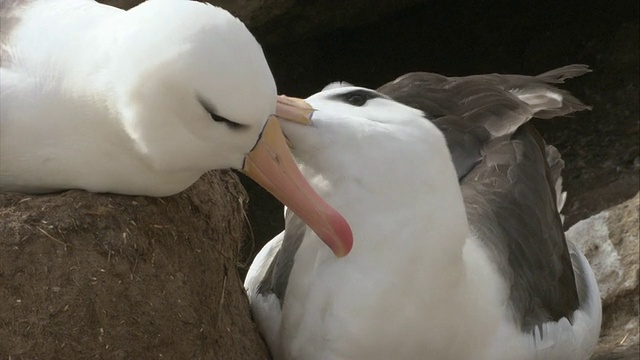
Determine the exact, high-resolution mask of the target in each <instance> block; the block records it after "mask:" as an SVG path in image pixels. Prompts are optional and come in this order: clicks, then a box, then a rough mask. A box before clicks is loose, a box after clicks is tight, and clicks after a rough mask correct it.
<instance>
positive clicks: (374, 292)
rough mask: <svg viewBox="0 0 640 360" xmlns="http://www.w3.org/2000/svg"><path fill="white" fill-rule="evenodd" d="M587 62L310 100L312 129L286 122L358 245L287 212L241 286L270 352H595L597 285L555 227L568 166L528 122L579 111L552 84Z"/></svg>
mask: <svg viewBox="0 0 640 360" xmlns="http://www.w3.org/2000/svg"><path fill="white" fill-rule="evenodd" d="M588 71H589V70H588V69H587V67H586V66H582V65H572V66H567V67H564V68H560V69H556V70H553V71H550V72H547V73H544V74H541V75H538V76H533V77H531V76H518V75H495V74H493V75H481V76H469V77H444V76H440V75H436V74H430V73H412V74H407V75H405V76H403V77H400V78H398V79H397V80H395V81H393V82H391V83H389V84H386V85H384V86H382V87H381V88H380V89H379V91H378V92H376V91H372V90H369V89H365V88H360V87H353V86H350V85H347V84H334V85H331V86H330V87H328V88H326V89H325V90H324V91H322V92H320V93H318V94H316V95H313V96H311V97H309V98H308V99H307V102H308V103H309V104H310V105H311V106H312V107H313V108H314V109H315V112H314V113H313V115H312V125H313V126H310V127H309V126H307V127H304V126H297V125H295V124H283V130H284V132H285V135H286V136H287V137H288V138H289V140H290V142H291V145H292V147H293V148H292V150H293V153H294V156H295V158H296V159H297V161H298V163H299V165H300V166H301V169H302V172H303V174H304V175H305V176H306V178H307V180H309V182H310V184H312V186H313V187H314V188H315V189H316V190H317V191H318V193H319V194H320V195H321V196H323V197H324V198H325V199H326V200H327V201H328V202H329V204H331V205H332V206H334V207H335V208H336V209H337V210H339V211H340V212H341V213H342V214H343V215H345V217H346V219H347V220H348V221H349V223H350V224H351V226H352V230H353V234H354V245H353V250H352V251H351V253H350V254H349V255H348V256H346V257H344V258H336V257H335V256H333V254H332V253H331V252H330V251H328V249H327V248H326V247H325V246H324V245H322V244H321V243H320V242H319V241H317V238H316V236H315V235H314V233H313V232H312V231H309V230H308V228H307V227H306V226H305V225H304V224H303V223H302V222H301V221H300V219H299V218H297V217H296V216H295V215H294V214H292V213H291V212H288V211H287V213H286V228H285V231H284V232H283V233H281V234H280V235H278V236H277V237H275V238H274V239H273V240H272V241H271V242H270V243H268V244H267V245H266V246H265V247H264V248H263V249H262V250H261V252H260V253H259V254H258V256H257V257H256V259H255V260H254V262H253V264H252V265H251V268H250V270H249V273H248V276H247V278H246V281H245V287H246V288H247V291H248V294H249V298H250V302H251V308H252V311H253V314H254V317H255V320H256V321H257V323H258V326H259V328H260V330H261V332H262V334H263V335H264V337H265V339H266V341H267V344H268V345H269V347H270V349H271V351H272V353H273V355H274V358H275V359H298V360H305V359H434V360H435V359H437V360H443V359H455V360H463V359H472V360H516V359H517V360H528V359H547V360H554V359H555V360H571V359H587V358H588V357H589V356H590V354H591V353H592V351H593V349H594V346H595V344H596V341H597V339H598V335H599V331H600V322H601V305H600V297H599V292H598V288H597V284H596V281H595V277H594V274H593V272H592V270H591V268H590V266H589V264H588V262H587V260H586V259H585V257H584V255H583V254H582V253H580V251H579V250H577V249H576V247H575V246H574V245H573V244H571V243H568V242H567V241H566V240H565V238H564V234H563V231H562V223H561V219H560V216H559V213H558V209H559V207H561V205H562V202H563V201H564V197H563V196H562V194H557V190H556V188H560V181H561V177H560V170H561V168H562V166H563V163H562V160H561V159H560V156H559V154H558V152H557V150H556V149H555V148H553V147H551V146H546V145H545V144H544V142H543V140H542V139H541V137H540V136H539V135H538V134H537V133H536V131H535V129H534V128H533V127H532V125H530V124H527V121H528V120H529V119H531V118H532V117H540V118H552V117H555V116H562V115H567V114H569V113H572V112H574V111H580V110H584V109H586V108H587V106H585V105H583V104H582V103H581V102H580V101H579V100H577V99H576V98H575V97H573V96H572V95H570V94H569V93H568V92H566V91H563V90H560V89H558V88H556V87H555V86H554V85H555V84H558V83H562V82H563V81H564V80H565V79H567V78H570V77H574V76H579V75H582V74H584V73H586V72H588ZM392 98H393V99H395V100H397V101H399V102H396V101H394V100H392ZM402 103H404V104H402ZM405 104H406V105H410V106H412V107H409V106H406V105H405ZM560 190H561V189H560Z"/></svg>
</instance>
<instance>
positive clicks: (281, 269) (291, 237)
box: [258, 209, 307, 307]
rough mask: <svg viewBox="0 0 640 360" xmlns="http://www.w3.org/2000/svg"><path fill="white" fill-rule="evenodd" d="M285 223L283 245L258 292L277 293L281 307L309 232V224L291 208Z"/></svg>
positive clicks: (270, 265)
mask: <svg viewBox="0 0 640 360" xmlns="http://www.w3.org/2000/svg"><path fill="white" fill-rule="evenodd" d="M284 224H285V230H284V239H283V240H282V246H281V247H280V249H279V250H278V252H277V253H276V255H275V256H274V258H273V261H271V264H269V269H267V272H266V273H265V276H264V278H263V279H262V280H261V281H260V284H259V285H258V293H259V294H263V295H264V294H269V293H272V294H275V295H276V297H277V298H278V300H279V301H280V307H282V303H283V302H284V295H285V293H286V291H287V284H288V283H289V274H290V273H291V269H292V268H293V262H294V257H295V255H296V252H297V251H298V248H299V247H300V244H302V239H304V236H305V234H306V232H307V225H305V223H304V222H303V221H302V220H301V219H300V218H299V217H298V216H297V215H295V214H294V213H293V211H291V210H289V209H287V210H286V213H285V220H284Z"/></svg>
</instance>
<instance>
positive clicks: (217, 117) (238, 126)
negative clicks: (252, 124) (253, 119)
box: [199, 98, 249, 130]
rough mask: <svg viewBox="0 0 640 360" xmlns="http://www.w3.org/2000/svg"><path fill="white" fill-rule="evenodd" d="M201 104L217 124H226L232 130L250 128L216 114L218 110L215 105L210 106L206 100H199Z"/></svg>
mask: <svg viewBox="0 0 640 360" xmlns="http://www.w3.org/2000/svg"><path fill="white" fill-rule="evenodd" d="M199 101H200V104H201V105H202V107H203V108H204V109H205V110H206V112H208V113H209V115H210V116H211V119H213V121H215V122H220V123H224V124H225V125H227V126H228V127H230V128H231V129H234V130H235V129H238V130H239V129H244V128H248V127H249V125H245V124H240V123H238V122H235V121H231V120H229V119H227V118H226V117H224V116H222V115H219V114H218V113H217V112H216V109H215V107H214V106H213V105H211V104H209V103H208V102H206V101H205V100H203V99H202V98H200V99H199Z"/></svg>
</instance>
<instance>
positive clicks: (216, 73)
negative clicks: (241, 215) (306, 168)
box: [0, 0, 351, 256]
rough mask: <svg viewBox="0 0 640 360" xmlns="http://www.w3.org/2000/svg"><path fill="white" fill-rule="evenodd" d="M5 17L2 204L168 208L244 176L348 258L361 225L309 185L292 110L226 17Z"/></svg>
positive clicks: (10, 7) (152, 3) (69, 11)
mask: <svg viewBox="0 0 640 360" xmlns="http://www.w3.org/2000/svg"><path fill="white" fill-rule="evenodd" d="M0 17H1V19H0V20H1V26H2V28H1V29H0V30H1V31H0V46H1V49H0V55H1V58H0V61H1V64H0V65H1V68H0V86H1V98H0V103H1V104H2V106H1V107H0V191H12V192H23V193H47V192H54V191H60V190H66V189H84V190H88V191H92V192H109V193H119V194H129V195H148V196H169V195H173V194H176V193H178V192H180V191H182V190H184V189H186V188H187V187H189V186H190V185H191V184H193V183H194V182H195V181H196V180H197V179H198V178H199V177H200V176H201V175H202V174H204V173H205V172H206V171H209V170H212V169H224V168H234V169H239V170H242V171H243V172H244V173H246V174H247V175H248V176H249V177H251V178H252V179H254V180H256V182H258V183H259V184H260V185H262V186H263V187H265V188H266V189H267V190H269V191H270V192H272V193H273V194H274V195H275V196H276V197H277V198H278V199H279V200H280V201H282V202H283V203H284V204H286V205H287V206H289V207H290V208H291V209H293V211H295V212H296V213H297V214H298V215H299V216H301V217H302V218H303V219H305V221H306V222H307V224H309V226H311V227H312V228H313V229H314V230H315V231H316V232H317V233H318V234H320V236H321V237H322V238H323V240H324V241H327V245H328V246H329V247H331V248H332V249H334V250H335V253H336V255H338V256H343V255H344V254H346V253H348V251H349V249H350V247H351V243H350V242H351V233H350V230H349V226H348V224H347V223H346V222H345V221H344V218H343V217H342V216H341V215H340V214H339V213H337V212H336V211H335V210H334V209H332V208H331V207H330V206H328V205H327V204H326V202H324V201H323V200H322V199H321V198H320V197H318V195H317V194H316V193H315V192H313V190H312V189H311V187H310V186H309V184H308V183H307V182H306V181H305V180H304V178H303V177H302V175H301V174H300V172H299V170H298V169H297V167H296V165H295V163H294V161H293V159H292V157H291V153H290V151H289V149H288V147H287V145H286V141H285V139H284V137H283V135H282V132H281V130H280V127H279V125H278V122H277V121H276V120H275V117H274V116H272V114H278V115H279V116H280V117H281V118H286V116H287V114H288V109H289V108H290V107H291V106H292V104H290V103H286V102H285V103H282V102H281V103H278V102H277V91H276V86H275V81H274V79H273V76H272V74H271V71H270V70H269V66H268V65H267V62H266V60H265V58H264V55H263V52H262V49H261V47H260V45H259V44H258V43H257V41H256V40H255V39H254V37H253V36H252V35H251V33H250V32H249V31H248V30H247V28H246V27H245V26H244V24H243V23H242V22H241V21H240V20H238V19H237V18H235V17H233V16H232V15H231V14H229V13H228V12H227V11H225V10H223V9H221V8H218V7H215V6H212V5H209V4H206V3H200V2H194V1H187V0H149V1H146V2H144V3H142V4H140V5H138V6H136V7H134V8H132V9H130V10H128V11H124V10H121V9H117V8H115V7H111V6H107V5H102V4H99V3H97V2H95V1H93V0H47V1H33V0H31V1H30V0H6V1H5V0H3V1H2V3H1V8H0ZM309 113H310V111H308V112H307V113H304V112H300V111H297V112H295V114H294V115H295V116H297V117H296V118H291V119H289V120H292V121H297V122H299V123H304V124H308V123H309V120H308V115H309ZM291 114H293V113H291Z"/></svg>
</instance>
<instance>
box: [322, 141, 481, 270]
mask: <svg viewBox="0 0 640 360" xmlns="http://www.w3.org/2000/svg"><path fill="white" fill-rule="evenodd" d="M429 161H430V164H429V166H428V167H427V166H424V165H423V166H422V167H421V168H420V167H417V166H406V169H407V170H406V172H403V171H404V170H403V169H402V168H398V169H397V171H392V172H391V173H393V175H391V174H390V173H389V168H387V167H385V168H382V167H379V169H377V170H376V169H370V170H371V171H366V172H363V173H366V174H367V175H366V176H361V175H360V173H350V174H346V175H345V174H341V178H340V179H337V178H336V179H330V178H321V177H312V178H311V183H312V184H315V185H316V186H315V187H316V190H317V191H318V192H319V193H320V194H321V195H322V196H323V197H324V198H325V199H327V201H328V202H329V203H330V204H331V205H332V206H333V207H334V208H336V209H337V210H338V211H339V212H340V213H341V214H342V215H343V216H345V218H346V219H347V221H348V222H349V224H350V225H351V228H352V231H353V234H354V248H353V250H352V252H351V253H350V254H349V257H353V260H354V261H361V262H363V263H368V266H371V267H379V266H380V265H381V264H384V266H386V267H389V269H387V270H388V271H396V270H397V271H399V272H405V271H406V268H413V271H415V272H417V273H420V274H422V276H430V274H433V276H434V277H435V278H438V277H439V274H441V272H442V271H447V272H449V273H451V274H454V273H456V272H459V273H460V274H463V273H464V262H463V258H462V252H463V247H464V245H465V241H466V238H467V236H468V233H469V232H468V225H467V218H466V213H465V208H464V204H463V200H462V194H461V190H460V186H459V184H458V181H457V177H456V173H455V169H454V168H453V165H452V163H451V159H450V157H449V155H448V152H446V154H443V156H442V159H434V160H429ZM423 164H424V162H423ZM375 171H377V173H376V172H375ZM345 179H348V181H347V180H345ZM327 184H331V186H329V187H328V186H327ZM392 268H393V269H392Z"/></svg>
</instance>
